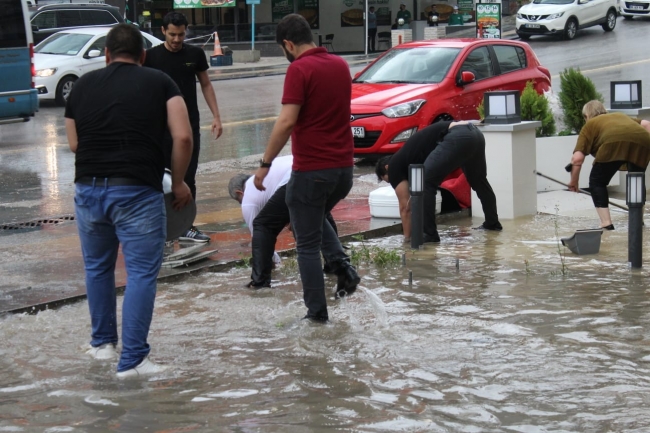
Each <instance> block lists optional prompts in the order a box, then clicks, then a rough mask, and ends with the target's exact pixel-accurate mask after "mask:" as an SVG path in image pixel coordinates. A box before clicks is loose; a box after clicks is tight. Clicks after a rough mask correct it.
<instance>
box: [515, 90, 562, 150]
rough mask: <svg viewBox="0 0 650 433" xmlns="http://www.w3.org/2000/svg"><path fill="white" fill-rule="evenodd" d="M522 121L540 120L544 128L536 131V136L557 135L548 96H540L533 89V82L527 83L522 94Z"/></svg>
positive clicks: (541, 127)
mask: <svg viewBox="0 0 650 433" xmlns="http://www.w3.org/2000/svg"><path fill="white" fill-rule="evenodd" d="M520 102H521V120H539V121H540V122H542V126H540V127H539V128H536V129H535V136H537V137H549V136H551V135H554V134H555V119H554V118H553V112H552V111H551V109H550V107H549V104H548V99H546V96H544V95H540V94H539V93H537V91H536V90H535V87H533V82H532V81H529V82H527V83H526V87H525V88H524V91H523V92H522V93H521V99H520Z"/></svg>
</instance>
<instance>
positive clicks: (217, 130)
mask: <svg viewBox="0 0 650 433" xmlns="http://www.w3.org/2000/svg"><path fill="white" fill-rule="evenodd" d="M196 76H197V78H198V79H199V84H200V85H201V92H202V93H203V97H204V98H205V103H206V104H208V107H210V111H211V112H212V127H211V131H212V136H213V137H214V139H215V140H216V139H217V138H219V137H221V134H223V126H222V125H221V115H220V114H219V105H218V104H217V95H216V94H215V93H214V87H212V83H211V82H210V77H208V71H203V72H197V74H196Z"/></svg>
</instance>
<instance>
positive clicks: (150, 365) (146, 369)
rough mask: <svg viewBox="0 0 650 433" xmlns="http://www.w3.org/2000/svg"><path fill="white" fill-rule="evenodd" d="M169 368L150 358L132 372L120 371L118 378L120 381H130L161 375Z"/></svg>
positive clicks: (131, 370)
mask: <svg viewBox="0 0 650 433" xmlns="http://www.w3.org/2000/svg"><path fill="white" fill-rule="evenodd" d="M167 368H168V367H166V366H164V365H158V364H156V363H154V362H152V361H149V358H145V359H143V360H142V362H141V363H140V364H138V365H136V366H135V367H133V368H132V369H130V370H126V371H120V372H118V373H117V377H118V378H120V379H128V378H131V377H138V376H142V375H147V374H156V373H161V372H163V371H165V370H167Z"/></svg>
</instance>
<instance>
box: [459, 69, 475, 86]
mask: <svg viewBox="0 0 650 433" xmlns="http://www.w3.org/2000/svg"><path fill="white" fill-rule="evenodd" d="M474 81H476V75H474V73H473V72H470V71H462V72H461V73H460V80H459V82H458V85H459V86H464V85H465V84H470V83H473V82H474Z"/></svg>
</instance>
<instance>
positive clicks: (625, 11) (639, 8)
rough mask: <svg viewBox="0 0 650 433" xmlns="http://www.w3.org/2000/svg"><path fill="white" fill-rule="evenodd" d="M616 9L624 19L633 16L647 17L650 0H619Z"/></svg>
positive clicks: (649, 9) (649, 14)
mask: <svg viewBox="0 0 650 433" xmlns="http://www.w3.org/2000/svg"><path fill="white" fill-rule="evenodd" d="M618 11H619V14H620V15H622V16H623V18H625V19H626V20H631V19H632V18H634V17H648V16H650V0H630V1H626V0H620V2H619V4H618Z"/></svg>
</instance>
